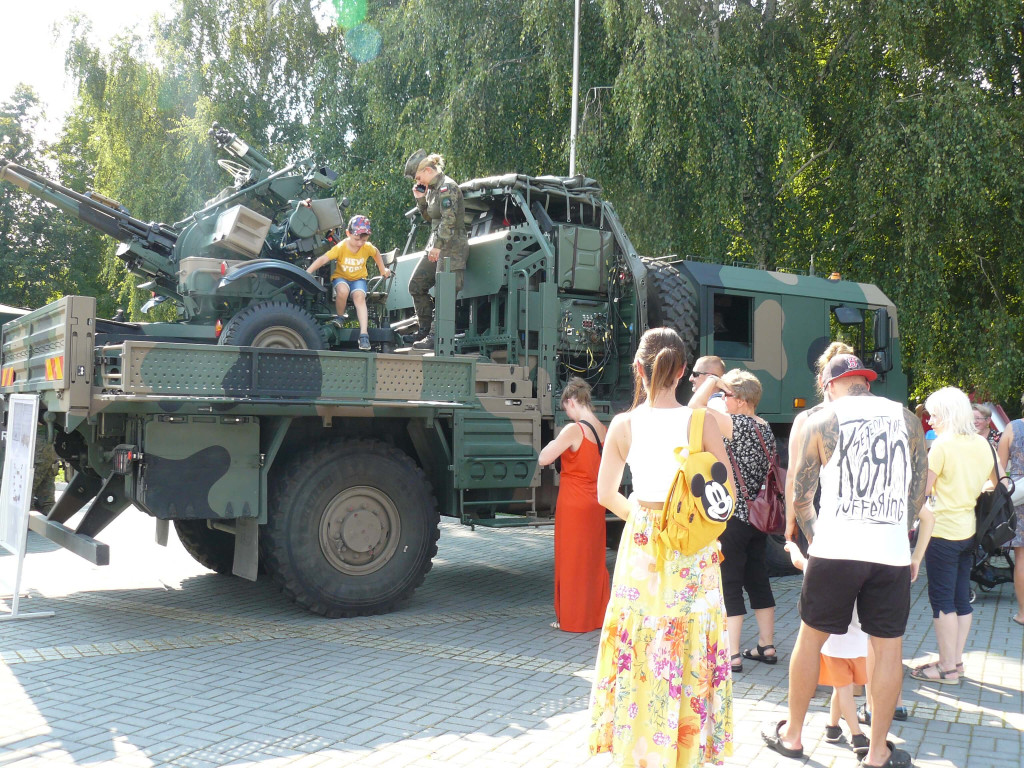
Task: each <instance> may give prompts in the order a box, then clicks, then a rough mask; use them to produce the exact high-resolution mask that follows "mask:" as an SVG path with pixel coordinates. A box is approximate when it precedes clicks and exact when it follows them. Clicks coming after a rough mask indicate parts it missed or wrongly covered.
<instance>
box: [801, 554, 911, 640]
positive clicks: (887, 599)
mask: <svg viewBox="0 0 1024 768" xmlns="http://www.w3.org/2000/svg"><path fill="white" fill-rule="evenodd" d="M854 604H856V605H857V615H858V616H859V617H860V626H861V628H862V629H863V630H864V631H865V632H866V633H867V634H869V635H871V636H872V637H902V636H903V634H904V633H905V632H906V629H907V618H908V617H909V616H910V566H909V565H879V564H878V563H865V562H863V561H860V560H832V559H830V558H826V557H811V558H809V559H808V561H807V567H806V568H805V570H804V585H803V589H802V590H801V592H800V618H801V620H802V621H803V622H804V624H806V625H807V626H809V627H811V628H812V629H816V630H818V631H819V632H828V633H829V634H830V635H843V634H846V631H847V630H848V629H849V627H850V621H851V620H852V619H853V606H854Z"/></svg>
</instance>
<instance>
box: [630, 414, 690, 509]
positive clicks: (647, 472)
mask: <svg viewBox="0 0 1024 768" xmlns="http://www.w3.org/2000/svg"><path fill="white" fill-rule="evenodd" d="M692 412H693V411H692V410H691V409H690V408H687V407H686V406H683V405H681V406H679V407H678V408H651V407H650V406H649V405H647V403H644V404H642V405H639V406H637V408H636V409H634V410H633V411H632V412H631V413H630V417H629V425H630V432H631V433H632V441H631V443H630V446H629V455H628V456H626V463H627V464H629V472H630V474H631V475H632V477H633V497H634V498H636V499H639V500H640V501H650V502H659V501H664V500H665V497H666V496H668V490H669V486H671V485H672V480H673V479H674V478H675V476H676V470H678V469H679V461H678V460H677V459H676V455H675V449H676V448H678V447H679V446H687V445H689V443H690V436H689V429H690V414H691V413H692ZM683 455H684V456H685V454H683Z"/></svg>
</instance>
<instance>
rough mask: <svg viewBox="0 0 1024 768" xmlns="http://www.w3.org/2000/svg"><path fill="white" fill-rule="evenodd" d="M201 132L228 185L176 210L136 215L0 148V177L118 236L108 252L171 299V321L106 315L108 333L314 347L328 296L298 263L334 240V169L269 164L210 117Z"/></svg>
mask: <svg viewBox="0 0 1024 768" xmlns="http://www.w3.org/2000/svg"><path fill="white" fill-rule="evenodd" d="M209 135H210V138H211V140H212V141H213V142H214V144H215V145H216V147H217V148H218V149H219V150H220V151H222V152H223V153H224V154H226V155H227V157H222V158H220V159H219V160H218V161H217V162H218V165H219V166H220V167H221V168H223V169H224V170H226V171H227V172H228V173H230V174H231V176H232V178H233V182H234V183H233V185H232V186H230V187H228V188H226V189H224V190H222V191H221V192H220V193H219V194H218V195H217V196H216V197H214V198H213V199H212V200H210V201H208V202H207V203H206V205H205V206H204V207H203V208H202V209H201V210H199V211H196V212H194V213H192V214H190V215H189V216H187V217H185V218H184V219H182V220H181V221H176V222H174V223H173V224H163V223H155V222H145V221H142V220H141V219H137V218H135V217H134V216H132V215H130V214H129V212H128V211H127V210H125V208H124V206H122V205H121V204H120V203H118V202H117V201H115V200H111V199H110V198H108V197H105V196H103V195H101V194H99V193H97V192H87V193H85V194H82V193H79V192H76V191H74V190H72V189H69V188H68V187H65V186H63V185H61V184H59V183H57V182H55V181H52V180H51V179H48V178H46V177H44V176H42V175H40V174H38V173H36V172H34V171H32V170H30V169H28V168H24V167H23V166H20V165H17V164H16V163H13V162H10V161H8V160H3V159H0V179H2V180H4V181H7V182H9V183H10V184H13V185H14V186H17V187H19V188H20V189H22V190H24V191H25V192H28V193H29V194H31V195H34V196H36V197H39V198H40V199H42V200H45V201H46V202H48V203H50V204H51V205H54V206H56V207H57V208H60V209H61V210H63V211H66V212H68V213H70V214H72V215H74V216H76V217H78V218H79V219H80V220H81V221H83V222H85V223H86V224H88V225H90V226H92V227H94V228H96V229H98V230H100V231H101V232H103V233H105V234H107V235H110V236H111V237H113V238H116V239H117V240H119V241H121V246H120V247H119V248H118V249H117V256H118V257H119V258H120V259H122V260H123V261H124V262H125V264H126V265H127V266H128V269H129V270H130V271H131V272H132V273H133V274H135V275H138V276H140V277H142V278H143V279H144V281H145V282H143V283H142V284H141V285H140V286H139V287H140V288H143V289H145V290H150V291H152V293H153V298H152V299H151V300H150V301H149V302H147V303H146V305H145V306H144V307H143V311H144V312H148V311H149V310H150V309H152V308H153V307H154V306H156V305H157V304H160V303H163V302H165V301H172V302H174V305H175V307H176V310H177V316H178V320H179V322H176V323H172V324H165V323H154V324H131V323H129V324H120V325H119V326H113V325H108V326H107V327H106V331H107V332H108V333H109V334H110V336H111V337H115V336H120V337H121V338H126V337H129V336H148V337H153V336H158V337H161V338H176V339H180V340H190V341H207V342H217V341H219V342H220V343H222V344H238V345H243V346H248V345H251V346H273V347H289V348H296V349H302V348H308V349H322V348H324V347H326V346H327V335H326V333H325V330H324V328H323V326H322V325H321V324H320V322H318V320H317V317H316V316H317V315H318V314H319V315H324V316H330V315H333V310H332V309H331V307H330V297H329V296H328V295H327V291H326V289H325V287H324V285H323V284H322V283H321V281H320V280H319V279H317V277H315V276H313V275H310V274H308V273H307V272H306V271H305V269H304V268H303V265H304V264H305V263H307V262H308V260H309V259H310V258H312V257H315V256H318V255H319V254H321V253H323V252H324V251H325V250H327V248H329V247H330V246H331V245H333V244H334V243H335V242H336V241H337V239H338V236H339V231H340V230H341V229H343V228H344V221H343V214H342V208H343V207H345V206H347V204H348V201H347V200H345V199H342V201H341V204H340V205H339V203H338V201H337V200H336V199H335V198H334V197H330V196H329V197H314V196H319V195H323V194H325V193H326V192H327V191H329V190H330V189H331V188H332V187H333V185H334V182H335V180H336V179H337V174H336V173H335V172H333V171H332V170H330V169H329V168H327V167H325V166H322V165H319V164H317V163H315V162H314V160H313V158H306V159H302V160H299V161H298V162H295V163H292V164H290V165H287V166H286V167H284V168H281V169H280V170H274V168H273V166H272V164H271V163H270V161H269V160H268V159H267V158H266V157H264V156H263V155H262V154H260V153H259V152H258V151H256V150H255V149H253V148H252V147H251V146H249V144H247V143H246V142H245V141H243V140H242V139H240V138H239V137H238V136H237V135H235V134H234V133H231V132H230V131H228V130H226V129H224V128H222V127H220V126H219V125H217V124H216V123H214V124H213V127H212V128H211V129H210V134H209Z"/></svg>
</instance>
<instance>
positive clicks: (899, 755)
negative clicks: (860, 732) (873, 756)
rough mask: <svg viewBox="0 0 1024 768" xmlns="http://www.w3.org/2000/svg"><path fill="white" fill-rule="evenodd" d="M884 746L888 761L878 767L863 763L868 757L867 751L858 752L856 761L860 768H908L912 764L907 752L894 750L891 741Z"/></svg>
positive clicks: (894, 747)
mask: <svg viewBox="0 0 1024 768" xmlns="http://www.w3.org/2000/svg"><path fill="white" fill-rule="evenodd" d="M885 746H887V747H888V748H889V759H888V760H886V761H885V762H884V763H882V764H881V765H879V766H874V765H872V764H871V763H866V762H864V758H865V757H867V756H868V753H867V750H865V751H864V752H858V753H857V759H858V760H859V761H860V764H861V766H862V768H910V766H911V765H912V764H913V758H911V757H910V753H909V752H904V751H903V750H902V749H896V745H895V744H893V743H892V742H891V741H887V742H885Z"/></svg>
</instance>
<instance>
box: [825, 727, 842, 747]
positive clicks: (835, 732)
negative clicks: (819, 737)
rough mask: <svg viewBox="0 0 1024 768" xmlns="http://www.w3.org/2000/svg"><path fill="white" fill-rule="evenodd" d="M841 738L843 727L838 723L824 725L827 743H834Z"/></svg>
mask: <svg viewBox="0 0 1024 768" xmlns="http://www.w3.org/2000/svg"><path fill="white" fill-rule="evenodd" d="M842 738H843V729H842V728H840V727H839V726H838V725H826V726H825V741H827V742H828V743H829V744H835V743H836V742H837V741H841V740H842Z"/></svg>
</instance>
